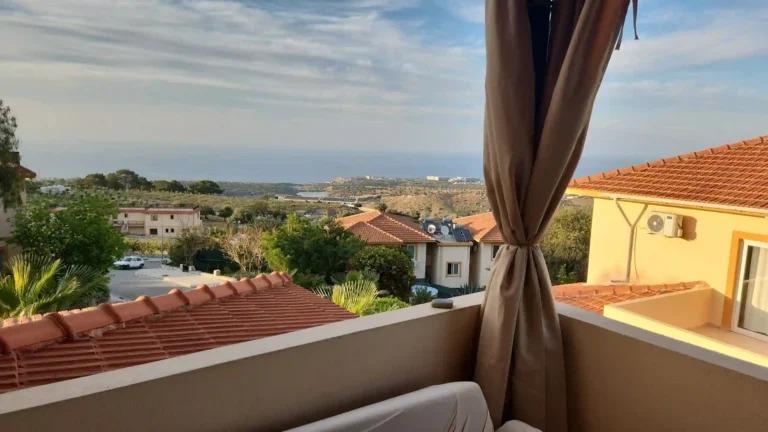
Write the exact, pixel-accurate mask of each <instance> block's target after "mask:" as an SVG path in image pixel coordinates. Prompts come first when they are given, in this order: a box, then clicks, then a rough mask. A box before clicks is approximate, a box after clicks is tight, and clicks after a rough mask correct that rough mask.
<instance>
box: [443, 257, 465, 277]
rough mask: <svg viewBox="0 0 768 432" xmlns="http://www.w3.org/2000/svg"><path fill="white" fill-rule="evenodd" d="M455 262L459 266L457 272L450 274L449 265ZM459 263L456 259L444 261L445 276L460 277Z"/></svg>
mask: <svg viewBox="0 0 768 432" xmlns="http://www.w3.org/2000/svg"><path fill="white" fill-rule="evenodd" d="M454 264H456V265H457V266H459V272H458V273H456V274H451V266H452V265H454ZM461 267H462V266H461V263H460V262H458V261H452V262H447V263H445V277H461Z"/></svg>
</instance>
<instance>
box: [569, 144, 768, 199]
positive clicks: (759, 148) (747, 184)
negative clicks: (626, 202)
mask: <svg viewBox="0 0 768 432" xmlns="http://www.w3.org/2000/svg"><path fill="white" fill-rule="evenodd" d="M569 187H570V188H575V189H586V190H593V191H599V192H605V193H609V194H618V195H631V196H641V197H650V198H656V199H666V200H674V201H682V202H695V203H703V204H710V205H715V206H731V207H742V208H750V209H759V210H768V136H763V137H758V138H754V139H751V140H747V141H741V142H737V143H733V144H728V145H723V146H720V147H713V148H709V149H706V150H702V151H697V152H693V153H688V154H685V155H681V156H675V157H671V158H668V159H662V160H658V161H656V162H649V163H645V164H640V165H635V166H632V167H628V168H623V169H619V170H613V171H607V172H604V173H600V174H597V175H592V176H588V177H583V178H579V179H575V180H572V181H571V183H570V184H569ZM576 193H578V192H576Z"/></svg>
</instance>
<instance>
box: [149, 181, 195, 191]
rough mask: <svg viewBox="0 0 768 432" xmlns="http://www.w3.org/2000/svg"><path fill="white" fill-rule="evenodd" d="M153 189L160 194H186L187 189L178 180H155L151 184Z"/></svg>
mask: <svg viewBox="0 0 768 432" xmlns="http://www.w3.org/2000/svg"><path fill="white" fill-rule="evenodd" d="M153 187H154V189H155V190H157V191H161V192H186V191H187V187H186V186H184V185H183V184H182V183H181V182H180V181H178V180H171V181H167V180H157V181H155V182H154V183H153Z"/></svg>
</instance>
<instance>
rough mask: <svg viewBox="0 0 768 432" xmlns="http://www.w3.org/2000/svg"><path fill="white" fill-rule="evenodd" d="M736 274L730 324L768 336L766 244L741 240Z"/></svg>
mask: <svg viewBox="0 0 768 432" xmlns="http://www.w3.org/2000/svg"><path fill="white" fill-rule="evenodd" d="M738 278H739V280H738V284H737V286H736V293H735V294H736V295H735V296H734V300H735V301H734V311H733V323H732V328H733V330H734V331H736V332H738V333H743V334H746V335H748V336H753V337H757V338H759V339H768V244H766V243H758V242H754V241H750V240H744V241H743V243H742V252H741V260H740V264H739V274H738Z"/></svg>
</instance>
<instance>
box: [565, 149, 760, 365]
mask: <svg viewBox="0 0 768 432" xmlns="http://www.w3.org/2000/svg"><path fill="white" fill-rule="evenodd" d="M568 193H571V194H575V195H581V196H586V197H592V198H594V206H593V217H592V232H591V242H590V250H589V269H588V276H587V282H586V284H584V285H581V286H579V285H576V286H571V287H566V288H562V289H564V290H567V291H569V292H570V297H578V296H581V297H582V298H581V299H580V300H579V301H587V302H590V301H592V302H594V301H598V302H599V298H598V297H599V296H601V295H604V296H610V295H615V294H616V293H615V290H616V289H619V288H616V287H623V288H621V289H622V290H623V292H624V293H625V294H626V293H638V294H643V293H646V292H650V291H654V290H655V291H659V290H660V289H661V290H670V289H671V290H673V291H676V292H670V293H667V294H664V295H655V296H652V297H651V298H642V296H639V297H638V298H635V299H632V300H631V301H629V302H623V303H617V304H612V305H603V306H604V307H603V313H604V314H605V316H608V317H610V318H613V319H617V320H620V321H623V322H626V323H628V324H631V325H635V326H638V327H642V328H645V329H648V330H651V331H654V332H656V333H660V334H663V335H666V336H669V337H673V338H676V339H679V340H683V341H685V342H688V343H691V344H694V345H699V346H703V347H706V348H708V349H711V350H715V351H719V352H722V353H725V354H727V355H730V356H733V357H737V358H740V359H742V360H745V361H748V362H753V363H757V364H761V365H764V366H768V136H765V137H758V138H755V139H750V140H747V141H742V142H737V143H733V144H728V145H723V146H719V147H714V148H709V149H706V150H702V151H697V152H693V153H688V154H685V155H680V156H674V157H670V158H667V159H663V160H659V161H655V162H650V163H645V164H641V165H636V166H632V167H627V168H622V169H618V170H612V171H608V172H604V173H601V174H597V175H592V176H588V177H584V178H580V179H576V180H573V181H572V182H571V183H570V187H569V189H568ZM612 287H613V288H612ZM659 287H665V288H659ZM610 289H613V290H614V292H613V293H611V292H608V291H607V290H610ZM582 291H583V292H582ZM561 294H562V293H561ZM584 296H588V297H591V299H587V298H584ZM561 297H563V296H562V295H561Z"/></svg>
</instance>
